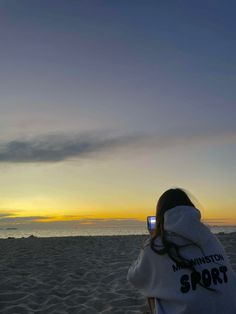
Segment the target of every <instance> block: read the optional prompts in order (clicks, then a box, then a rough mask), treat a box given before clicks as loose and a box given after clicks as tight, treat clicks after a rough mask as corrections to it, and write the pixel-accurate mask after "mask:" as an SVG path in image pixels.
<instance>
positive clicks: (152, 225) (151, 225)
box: [147, 216, 156, 231]
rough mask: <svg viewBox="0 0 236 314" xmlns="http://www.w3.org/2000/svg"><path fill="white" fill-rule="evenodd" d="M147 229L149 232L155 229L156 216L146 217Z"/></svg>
mask: <svg viewBox="0 0 236 314" xmlns="http://www.w3.org/2000/svg"><path fill="white" fill-rule="evenodd" d="M147 227H148V230H149V231H153V230H154V229H155V227H156V216H148V217H147Z"/></svg>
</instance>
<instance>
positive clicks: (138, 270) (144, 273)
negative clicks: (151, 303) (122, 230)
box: [127, 247, 153, 294]
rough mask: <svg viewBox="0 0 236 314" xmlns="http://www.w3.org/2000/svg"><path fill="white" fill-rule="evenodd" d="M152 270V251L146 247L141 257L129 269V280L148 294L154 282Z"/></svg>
mask: <svg viewBox="0 0 236 314" xmlns="http://www.w3.org/2000/svg"><path fill="white" fill-rule="evenodd" d="M152 268H153V267H152V263H151V256H150V249H149V248H148V247H146V248H144V249H142V250H141V252H140V254H139V257H138V258H137V260H136V261H135V262H134V263H133V264H132V265H131V267H130V268H129V270H128V274H127V280H128V281H129V282H130V283H131V284H132V285H133V286H135V287H136V288H138V289H141V290H143V292H144V293H145V294H147V293H148V291H149V290H150V285H151V282H152V273H153V269H152Z"/></svg>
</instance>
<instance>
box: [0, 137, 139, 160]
mask: <svg viewBox="0 0 236 314" xmlns="http://www.w3.org/2000/svg"><path fill="white" fill-rule="evenodd" d="M141 138H142V137H141V136H138V135H133V136H116V137H114V136H110V137H108V136H103V135H101V134H100V135H96V134H88V135H80V136H78V135H77V136H75V135H71V136H63V135H54V136H44V137H41V138H39V137H37V138H34V139H31V140H12V141H9V142H7V143H3V144H0V162H9V163H17V162H22V163H24V162H58V161H63V160H66V159H69V158H79V157H86V156H90V155H93V154H95V153H101V152H107V151H109V150H114V149H116V148H122V147H125V146H127V145H132V144H134V143H136V142H138V141H139V140H140V139H141Z"/></svg>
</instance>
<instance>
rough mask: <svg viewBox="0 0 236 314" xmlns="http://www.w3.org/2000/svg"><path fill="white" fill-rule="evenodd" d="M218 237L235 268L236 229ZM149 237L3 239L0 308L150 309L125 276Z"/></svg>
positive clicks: (10, 313) (8, 311)
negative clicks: (231, 232)
mask: <svg viewBox="0 0 236 314" xmlns="http://www.w3.org/2000/svg"><path fill="white" fill-rule="evenodd" d="M218 237H219V239H220V241H221V242H222V243H223V245H224V247H225V249H226V252H227V254H228V256H229V258H230V260H231V263H232V265H233V268H234V270H235V271H236V233H233V234H228V235H227V234H224V235H218ZM146 238H147V237H146V236H137V235H136V236H108V237H64V238H59V237H58V238H34V237H30V238H23V239H0V252H1V253H0V283H1V284H0V313H2V314H18V313H21V314H24V313H27V314H29V313H45V314H47V313H48V314H49V313H50V314H51V313H55V314H56V313H57V314H62V313H64V314H65V313H71V314H73V313H76V314H77V313H86V314H93V313H103V314H108V313H112V314H116V313H117V314H118V313H120V314H125V313H127V314H131V313H133V314H134V313H136V314H138V313H146V312H147V311H148V307H147V305H146V300H145V299H144V298H143V296H142V295H141V294H140V293H139V292H138V291H137V290H135V289H133V288H132V286H131V285H130V284H129V283H128V282H127V281H126V275H127V271H128V268H129V266H130V264H131V263H132V262H133V261H134V259H136V258H137V256H138V254H139V250H140V247H141V245H142V243H143V241H144V240H145V239H146Z"/></svg>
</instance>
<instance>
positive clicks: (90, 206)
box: [0, 0, 236, 224]
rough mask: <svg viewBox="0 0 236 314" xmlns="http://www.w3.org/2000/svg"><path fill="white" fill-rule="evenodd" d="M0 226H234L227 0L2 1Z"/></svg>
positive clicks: (231, 24) (230, 6) (235, 149)
mask: <svg viewBox="0 0 236 314" xmlns="http://www.w3.org/2000/svg"><path fill="white" fill-rule="evenodd" d="M0 8H1V10H0V14H1V17H0V40H1V43H2V45H1V50H0V68H1V72H0V112H1V114H0V128H1V132H0V171H1V176H0V224H6V223H10V222H12V223H15V222H18V223H31V222H34V221H41V222H45V223H46V222H47V223H49V222H51V221H61V220H62V221H63V220H65V221H71V220H81V221H83V222H85V223H86V221H87V222H88V223H89V222H90V223H91V222H92V223H96V221H98V220H99V219H108V220H109V219H123V220H125V219H127V221H130V220H136V219H137V220H145V219H146V216H148V215H153V214H155V206H156V202H157V200H158V198H159V197H160V195H161V194H162V193H163V192H164V191H165V190H166V189H168V188H171V187H181V188H184V189H186V190H187V191H188V192H190V194H191V195H192V196H193V197H194V200H195V201H196V204H197V206H198V207H199V208H200V209H201V212H202V217H203V218H204V219H205V220H206V221H208V222H211V223H214V224H215V223H224V224H236V198H235V183H236V171H235V170H236V164H235V160H236V123H235V119H236V102H235V101H236V89H235V83H236V62H235V55H236V21H235V9H236V3H235V1H231V0H226V1H219V0H214V1H210V0H204V1H203V0H199V1H187V0H182V1H178V0H177V1H164V0H158V1H156V0H155V1H154V0H151V1H149V0H148V1H140V0H135V1H134V0H129V1H127V0H119V1H114V0H109V1H102V0H101V1H90V0H87V1H82V0H81V1H75V0H63V1H62V0H51V1H46V0H40V1H39V0H38V1H37V0H35V1H31V0H21V1H18V0H0Z"/></svg>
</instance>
